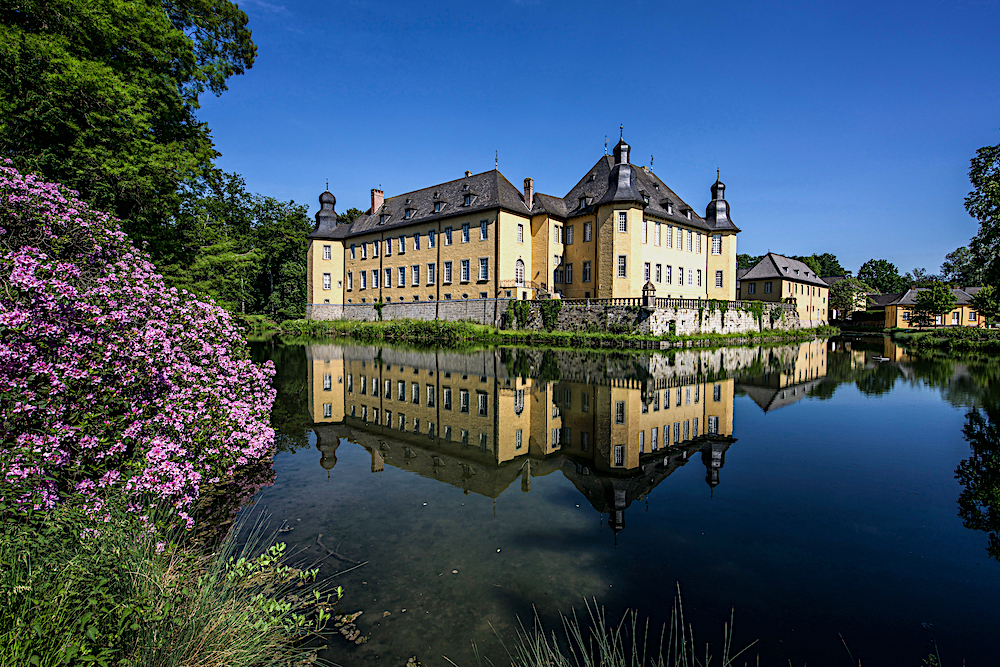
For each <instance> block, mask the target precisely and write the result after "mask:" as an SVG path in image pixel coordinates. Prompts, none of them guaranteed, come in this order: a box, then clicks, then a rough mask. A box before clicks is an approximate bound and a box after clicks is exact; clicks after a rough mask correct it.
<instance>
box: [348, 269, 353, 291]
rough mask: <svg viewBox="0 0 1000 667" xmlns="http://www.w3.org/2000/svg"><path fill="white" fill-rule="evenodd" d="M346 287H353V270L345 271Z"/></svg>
mask: <svg viewBox="0 0 1000 667" xmlns="http://www.w3.org/2000/svg"><path fill="white" fill-rule="evenodd" d="M347 289H349V290H352V289H354V272H353V271H348V272H347Z"/></svg>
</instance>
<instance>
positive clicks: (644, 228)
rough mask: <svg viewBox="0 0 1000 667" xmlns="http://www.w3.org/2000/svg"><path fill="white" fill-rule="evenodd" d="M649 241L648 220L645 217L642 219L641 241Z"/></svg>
mask: <svg viewBox="0 0 1000 667" xmlns="http://www.w3.org/2000/svg"><path fill="white" fill-rule="evenodd" d="M647 241H649V220H647V219H646V218H643V219H642V242H643V243H646V242H647Z"/></svg>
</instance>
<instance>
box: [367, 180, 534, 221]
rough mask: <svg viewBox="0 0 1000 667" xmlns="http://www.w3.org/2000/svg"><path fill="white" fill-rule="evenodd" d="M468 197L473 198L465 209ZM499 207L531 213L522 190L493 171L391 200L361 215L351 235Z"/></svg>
mask: <svg viewBox="0 0 1000 667" xmlns="http://www.w3.org/2000/svg"><path fill="white" fill-rule="evenodd" d="M467 194H468V195H471V197H472V199H471V201H470V203H469V205H468V206H465V195H467ZM435 202H439V203H440V204H441V210H440V211H439V212H438V213H435V212H434V203H435ZM495 208H500V209H504V210H507V211H513V212H515V213H520V214H522V215H527V214H528V207H527V206H525V204H524V195H523V194H522V193H521V191H520V190H518V189H517V188H515V187H514V186H513V185H512V184H511V182H510V181H508V180H507V179H506V178H504V176H503V174H501V173H500V172H499V171H497V170H496V169H493V170H492V171H484V172H483V173H481V174H473V175H471V176H465V177H463V178H459V179H456V180H454V181H448V182H447V183H440V184H438V185H433V186H431V187H429V188H423V189H421V190H414V191H413V192H407V193H405V194H401V195H396V196H395V197H389V198H387V199H386V200H385V201H384V202H383V203H382V206H380V207H379V208H378V210H376V211H371V212H370V213H366V214H364V215H361V216H359V217H358V219H357V220H355V221H354V222H353V223H352V224H351V230H350V233H349V236H357V235H359V234H369V233H371V232H382V231H390V230H394V229H398V228H401V227H409V226H410V225H419V224H424V223H428V222H436V221H438V220H442V219H445V218H452V217H455V216H457V215H466V214H468V213H475V212H477V211H488V210H490V209H495ZM408 210H409V211H412V212H411V213H410V217H409V218H407V217H406V212H407V211H408ZM383 215H385V216H386V218H385V222H384V223H382V222H381V220H382V216H383Z"/></svg>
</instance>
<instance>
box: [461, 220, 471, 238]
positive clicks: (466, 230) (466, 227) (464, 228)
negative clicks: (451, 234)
mask: <svg viewBox="0 0 1000 667" xmlns="http://www.w3.org/2000/svg"><path fill="white" fill-rule="evenodd" d="M469 229H470V227H469V223H465V224H464V225H462V243H468V242H469Z"/></svg>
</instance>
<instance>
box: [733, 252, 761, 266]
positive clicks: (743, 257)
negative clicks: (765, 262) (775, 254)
mask: <svg viewBox="0 0 1000 667" xmlns="http://www.w3.org/2000/svg"><path fill="white" fill-rule="evenodd" d="M763 257H764V255H748V254H746V253H738V254H737V255H736V268H737V269H752V268H753V267H754V266H755V265H756V264H757V262H759V261H760V260H761V259H763Z"/></svg>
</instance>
